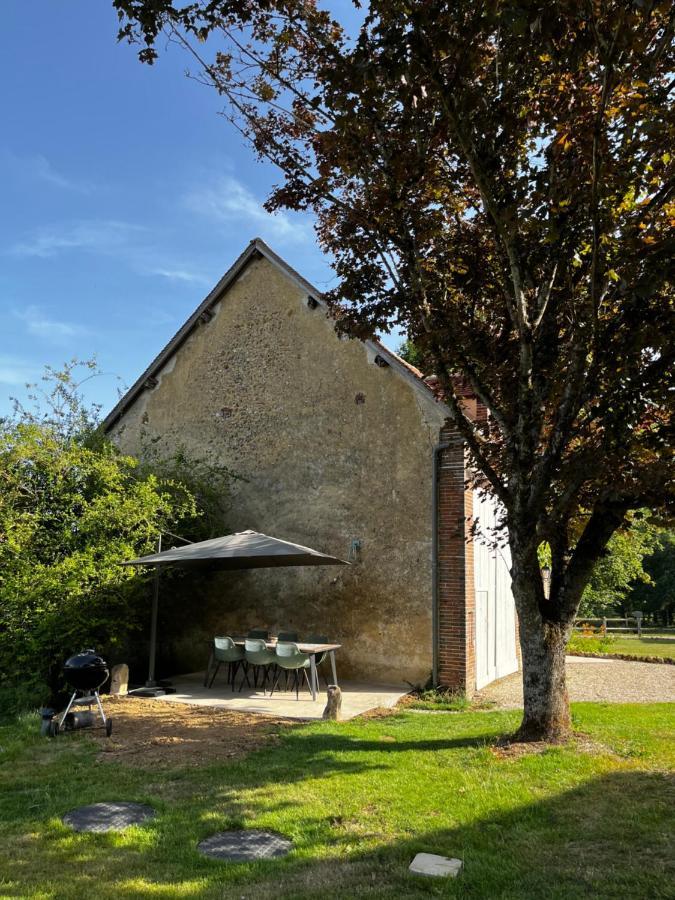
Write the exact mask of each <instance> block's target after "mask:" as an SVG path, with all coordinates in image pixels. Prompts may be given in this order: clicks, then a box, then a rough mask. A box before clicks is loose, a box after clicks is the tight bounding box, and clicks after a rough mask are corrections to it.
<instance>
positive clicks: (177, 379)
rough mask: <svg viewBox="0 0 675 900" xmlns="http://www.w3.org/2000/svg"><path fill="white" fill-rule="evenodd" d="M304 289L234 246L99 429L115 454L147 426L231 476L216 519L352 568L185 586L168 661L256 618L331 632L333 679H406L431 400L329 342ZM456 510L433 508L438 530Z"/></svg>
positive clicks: (412, 653)
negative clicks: (228, 262) (191, 316)
mask: <svg viewBox="0 0 675 900" xmlns="http://www.w3.org/2000/svg"><path fill="white" fill-rule="evenodd" d="M310 288H311V286H308V285H307V284H306V283H304V282H303V281H302V279H301V278H300V277H299V276H298V277H295V275H294V273H292V272H290V273H289V271H288V270H287V269H285V268H284V267H283V266H281V265H279V264H278V262H277V258H275V257H274V254H272V253H271V252H269V253H267V252H265V253H263V254H261V253H260V252H252V253H250V254H249V256H248V258H247V259H246V261H245V264H240V265H239V268H238V270H237V272H236V277H233V278H231V279H230V280H229V281H228V282H227V284H226V286H225V288H224V289H223V290H222V291H221V292H220V293H218V289H216V291H214V292H213V293H212V295H210V300H209V303H208V304H207V307H208V308H206V307H205V308H204V309H203V310H202V312H201V316H200V317H199V318H198V319H196V320H195V322H194V323H193V325H191V327H190V330H189V333H186V334H185V335H184V336H183V338H181V341H180V345H179V346H177V348H176V349H175V351H174V352H172V353H171V354H170V355H168V356H167V357H166V359H162V358H160V360H159V362H160V367H159V368H157V367H156V366H155V368H154V369H153V368H152V367H151V369H149V370H148V372H152V374H151V375H150V376H148V373H146V374H145V375H144V376H143V379H144V380H143V383H142V384H140V386H137V387H136V388H135V389H132V391H131V392H130V394H129V395H128V396H127V398H126V399H125V400H123V401H122V402H121V404H120V405H119V406H118V408H116V410H114V411H113V413H111V415H110V416H109V417H108V419H107V420H106V424H107V427H108V431H109V433H110V434H111V436H112V437H113V438H114V440H115V441H116V442H117V443H118V445H119V446H120V448H121V449H122V450H123V451H125V452H128V453H132V454H137V455H138V454H140V453H141V452H142V447H143V444H144V441H145V440H146V439H148V438H151V439H153V440H154V439H156V438H159V442H158V444H157V446H158V447H159V448H164V449H165V450H166V451H167V452H169V451H170V450H171V449H172V448H175V447H178V446H182V447H185V448H186V449H187V450H188V451H189V452H192V453H194V454H195V455H198V456H202V457H203V456H208V457H210V458H212V459H213V460H215V461H218V462H219V463H221V464H224V465H226V466H227V467H228V468H230V469H231V470H232V471H233V472H235V473H236V474H237V475H238V476H239V478H238V479H237V480H235V481H234V482H233V483H232V492H231V496H230V498H229V501H228V510H229V511H228V520H229V525H230V528H231V530H232V531H241V530H244V529H247V528H252V529H254V530H256V531H262V532H265V533H268V534H271V535H274V536H277V537H282V538H287V539H288V540H291V541H295V542H298V543H301V544H306V545H309V546H312V547H315V548H316V549H318V550H321V551H324V552H327V553H330V554H334V555H337V556H340V557H342V558H348V557H350V558H351V559H352V562H353V564H352V565H351V566H350V567H338V568H325V569H324V568H320V567H317V568H309V569H292V568H290V569H276V570H260V571H257V572H256V571H253V572H245V573H227V574H221V575H217V576H216V575H214V576H212V577H210V578H208V579H205V580H204V579H202V580H200V592H199V596H194V599H192V600H188V601H186V606H185V608H184V609H183V610H182V611H181V612H182V614H181V615H180V616H179V617H178V620H179V623H178V627H176V628H175V629H174V634H173V642H174V647H175V653H176V655H177V658H176V666H177V667H178V668H179V669H180V668H193V667H201V666H202V665H203V661H204V652H205V651H204V645H203V640H204V639H208V638H210V637H211V636H212V635H213V634H214V633H228V632H242V631H246V630H247V629H248V628H250V627H252V626H259V625H264V626H269V628H270V629H271V630H273V631H274V630H277V629H292V630H297V631H299V632H300V633H301V634H304V635H307V634H310V633H315V634H316V633H321V634H325V635H327V636H328V637H329V638H330V639H332V640H336V641H339V642H340V643H341V644H342V645H343V647H342V650H341V651H340V653H339V658H338V662H339V669H340V674H341V675H342V676H344V677H357V678H368V679H371V680H374V681H380V682H387V681H389V682H397V683H400V682H402V681H409V682H410V683H412V684H419V683H424V682H426V681H427V679H428V678H429V676H430V673H431V666H432V603H431V596H432V584H431V579H432V567H431V544H432V540H431V538H432V535H431V527H432V516H431V508H432V506H431V504H432V496H431V493H432V449H433V447H434V445H435V444H437V443H438V440H439V433H440V429H441V428H442V426H443V423H444V420H445V415H444V412H443V408H442V406H441V405H440V404H438V403H436V401H435V400H434V398H433V395H432V394H431V392H430V391H429V390H428V388H427V387H426V386H425V385H424V384H423V383H421V382H419V379H416V378H415V376H414V375H413V374H411V373H409V372H407V371H406V370H405V367H404V366H402V365H401V364H400V363H398V362H396V361H395V358H394V359H392V358H391V357H390V356H388V354H387V353H386V351H382V352H381V353H379V352H378V348H377V345H373V344H368V343H362V342H360V341H356V340H342V339H340V338H338V336H337V335H336V333H335V330H334V327H333V324H332V322H331V321H330V320H329V318H328V317H327V315H326V311H325V308H324V307H323V306H322V304H321V303H317V301H316V300H315V299H312V294H311V291H310ZM207 299H208V298H207ZM308 299H309V302H308ZM205 303H206V301H205ZM203 306H204V305H203ZM200 309H201V308H200ZM198 312H199V310H198ZM415 381H417V382H419V383H418V384H415ZM458 485H459V482H457V486H456V487H457V489H458V490H459V491H460V497H463V496H464V492H463V488H461V487H458ZM444 514H445V513H444ZM457 514H458V513H456V511H455V510H451V511H450V512H449V513H448V515H449V516H450V520H451V521H450V525H449V526H448V527H450V529H452V528H456V527H457V523H456V521H455V519H454V517H455V516H456V515H457ZM453 523H454V524H453ZM443 528H445V524H444V525H443ZM465 564H466V562H465ZM453 565H454V562H453V560H452V558H451V557H450V556H448V557H445V556H444V557H443V566H445V567H446V568H447V567H449V569H452V567H453ZM444 571H445V570H444ZM456 576H457V572H453V573H452V574H449V575H448V577H449V578H450V579H452V578H454V577H456ZM442 577H443V578H445V575H444V576H442ZM442 583H443V584H445V581H443V582H442ZM456 625H457V623H456V622H455V621H454V619H448V620H447V622H446V620H445V619H444V618H442V620H441V630H442V634H446V633H447V632H448V629H449V630H450V631H451V632H452V639H453V640H455V639H459V640H460V641H462V640H464V639H465V635H467V634H468V633H469V631H470V623H469V621H468V619H465V621H464V623H463V624H462V625H461V626H460V631H455V628H456ZM467 629H468V631H467ZM443 659H444V660H446V657H443ZM446 662H447V661H446ZM446 662H444V665H446ZM465 665H467V666H468V665H470V663H469V661H468V659H467V661H466V662H465ZM447 666H450V667H449V668H448V667H447ZM447 666H446V670H447V673H448V676H450V674H452V677H453V678H455V676H456V675H457V676H458V675H459V673H457V672H455V670H454V669H452V666H451V665H450V663H449V662H448V663H447ZM446 670H444V671H446Z"/></svg>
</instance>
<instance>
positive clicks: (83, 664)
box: [42, 650, 113, 737]
mask: <svg viewBox="0 0 675 900" xmlns="http://www.w3.org/2000/svg"><path fill="white" fill-rule="evenodd" d="M63 675H64V678H65V679H66V681H67V682H68V684H69V685H70V686H71V687H72V688H74V690H73V694H72V696H71V698H70V701H69V702H68V706H66V708H65V710H64V712H63V713H62V714H61V715H52V714H51V710H49V711H45V714H43V719H42V733H43V734H48V735H49V736H50V737H56V736H57V735H58V734H59V733H60V732H62V731H76V730H77V729H79V728H94V727H96V726H95V725H94V722H95V718H94V713H93V712H92V710H91V708H92V706H93V705H94V704H96V706H97V707H98V712H99V715H100V717H101V725H100V726H98V727H100V728H105V732H106V734H107V736H108V737H110V735H111V733H112V724H113V723H112V719H111V718H110V717H106V714H105V713H104V712H103V707H102V705H101V698H100V697H99V694H98V690H99V688H100V687H101V685H103V684H105V682H106V681H107V680H108V676H109V675H110V671H109V669H108V663H107V662H105V660H103V659H102V658H101V657H100V656H99V655H98V654H97V653H96V651H95V650H81V651H80V652H79V653H76V654H75V656H71V657H70V659H67V660H66V662H65V663H64V666H63ZM81 707H88V709H87V711H86V712H80V708H81Z"/></svg>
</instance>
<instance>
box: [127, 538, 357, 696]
mask: <svg viewBox="0 0 675 900" xmlns="http://www.w3.org/2000/svg"><path fill="white" fill-rule="evenodd" d="M159 546H160V551H159V552H158V553H151V554H149V555H148V556H141V557H139V558H138V559H130V560H127V561H126V562H123V563H122V565H123V566H154V568H155V582H154V589H153V596H152V619H151V625H150V664H149V671H148V680H147V681H146V683H145V688H141V689H140V690H137V691H135V693H136V694H140V695H142V696H148V697H152V696H159V695H160V694H163V693H164V691H163V690H161V689H160V688H158V687H157V683H156V681H155V658H156V653H157V612H158V607H159V572H160V569H161V568H163V567H166V566H179V567H180V568H183V569H204V568H208V569H217V570H227V569H229V570H235V569H270V568H275V567H280V566H348V565H349V563H348V562H346V561H345V560H344V559H338V558H337V557H336V556H328V555H327V554H326V553H319V551H318V550H312V548H311V547H303V546H302V544H292V543H290V541H283V540H280V539H279V538H273V537H269V535H267V534H260V533H259V532H257V531H238V532H237V533H236V534H228V535H225V536H224V537H218V538H211V540H209V541H199V542H198V543H195V544H188V545H187V546H185V547H173V548H172V549H170V550H161V538H160V543H159Z"/></svg>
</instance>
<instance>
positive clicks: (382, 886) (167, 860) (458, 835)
mask: <svg viewBox="0 0 675 900" xmlns="http://www.w3.org/2000/svg"><path fill="white" fill-rule="evenodd" d="M673 790H674V783H673V779H672V778H669V777H667V776H665V775H663V774H660V773H646V772H635V771H632V772H616V773H613V774H610V775H607V776H604V777H601V778H597V779H592V780H590V781H588V782H585V783H583V784H581V785H579V786H577V787H575V788H574V789H572V790H569V791H566V792H562V793H560V794H558V795H557V796H555V797H548V798H546V799H544V800H541V801H535V802H530V803H527V804H523V805H520V806H518V807H516V808H513V809H510V810H508V811H503V810H501V811H496V812H495V813H494V814H492V815H487V816H482V817H481V818H477V819H473V820H470V821H466V822H462V823H460V824H457V825H455V826H454V827H447V826H443V825H440V824H439V826H438V827H434V826H433V825H432V824H431V823H429V824H428V825H427V827H426V829H425V830H424V832H422V833H417V834H414V835H408V836H399V837H394V838H389V839H386V838H380V837H379V836H378V835H376V834H372V833H371V834H368V835H367V836H366V837H364V838H363V839H362V840H361V839H360V838H359V835H358V833H357V832H355V831H354V829H353V827H352V826H353V824H354V823H353V822H349V821H345V820H343V819H336V820H335V821H334V822H333V823H332V824H331V826H330V830H329V831H327V830H326V823H325V821H324V820H323V819H320V818H311V817H303V810H302V806H298V808H297V825H298V830H299V835H298V836H296V846H298V850H297V851H296V852H295V853H292V854H291V855H289V856H288V857H286V858H284V859H279V860H269V861H262V862H259V863H254V864H243V865H242V864H228V863H225V862H216V861H213V860H207V859H204V858H203V857H201V856H200V855H199V854H198V853H197V852H196V843H197V840H196V837H195V829H194V823H188V824H187V825H186V824H185V823H183V824H182V825H179V824H178V823H177V822H176V821H175V820H173V819H172V818H171V817H167V818H165V819H162V818H161V817H160V819H158V820H157V821H156V822H155V823H153V824H151V825H150V826H148V828H147V829H145V830H143V831H144V832H145V833H144V834H141V835H139V833H138V832H131V833H128V834H127V835H126V837H124V836H123V837H120V836H119V835H70V834H66V833H65V832H63V831H61V832H60V833H53V834H52V837H51V839H50V840H47V841H44V840H43V841H42V842H41V849H40V860H39V862H38V865H37V868H38V869H39V870H42V872H43V873H44V874H43V880H42V881H41V882H40V881H38V882H37V883H36V882H35V881H34V878H35V875H36V873H35V871H34V870H31V868H30V867H29V866H28V863H27V860H26V859H22V858H20V857H19V856H16V855H15V856H14V857H12V859H10V860H9V865H8V867H7V868H6V870H5V872H4V873H3V875H4V878H5V879H7V880H6V881H5V885H6V887H4V888H3V893H2V895H3V896H8V897H24V896H32V894H31V893H29V892H27V891H26V887H27V885H29V884H30V885H32V886H34V887H38V885H39V886H40V887H41V888H42V889H43V890H46V889H47V888H49V881H48V879H51V880H52V883H54V879H55V878H57V879H58V885H59V889H58V890H57V891H56V893H55V894H54V896H56V897H61V896H63V897H68V898H73V900H76V898H79V897H83V898H84V897H87V896H89V895H90V893H91V891H92V890H94V889H95V890H96V895H97V896H99V897H102V898H107V897H122V898H144V897H148V898H149V897H153V898H154V897H166V898H175V897H200V898H206V900H207V898H216V897H217V898H240V897H246V900H304V898H307V900H310V898H311V900H315V898H316V897H325V898H361V897H367V898H378V900H398V898H403V897H405V898H422V897H428V896H447V897H475V898H486V900H487V898H489V900H492V898H502V900H507V898H513V900H528V898H532V900H535V898H536V900H541V898H553V900H571V898H572V900H574V898H588V897H593V898H615V897H619V896H621V897H631V898H633V897H635V898H647V897H654V898H665V897H668V896H672V894H670V893H669V891H670V888H671V887H672V884H673V878H675V860H674V858H673V851H672V809H673V801H674V799H675V798H674V797H673ZM251 812H252V813H253V812H255V811H254V810H252V811H251ZM448 812H449V813H452V811H451V810H449V811H448ZM214 830H216V829H215V828H214ZM134 835H139V837H138V841H135V840H134ZM300 835H305V836H306V837H307V840H306V841H305V843H304V845H303V844H302V840H300V839H299V838H300ZM418 852H427V853H437V854H440V855H443V856H451V857H458V858H460V859H462V860H463V861H464V872H463V874H462V875H461V876H460V877H459V878H458V879H457V880H436V879H424V878H421V877H419V876H413V875H411V874H409V872H408V866H409V864H410V861H411V860H412V858H413V857H414V855H415V854H416V853H418ZM0 884H2V882H0ZM47 896H49V894H47Z"/></svg>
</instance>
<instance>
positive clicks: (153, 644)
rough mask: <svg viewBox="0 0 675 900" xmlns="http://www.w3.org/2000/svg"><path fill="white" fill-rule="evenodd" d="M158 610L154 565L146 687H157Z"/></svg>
mask: <svg viewBox="0 0 675 900" xmlns="http://www.w3.org/2000/svg"><path fill="white" fill-rule="evenodd" d="M157 552H158V553H161V552H162V535H161V534H160V535H159V539H158V541H157ZM158 611H159V566H155V578H154V581H153V585H152V614H151V618H150V663H149V665H148V680H147V681H146V682H145V686H146V687H147V688H154V687H157V682H156V681H155V661H156V657H157V614H158Z"/></svg>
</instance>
